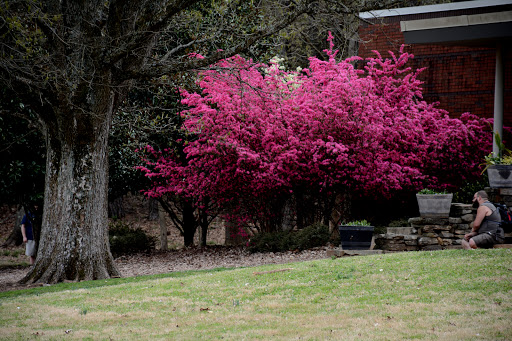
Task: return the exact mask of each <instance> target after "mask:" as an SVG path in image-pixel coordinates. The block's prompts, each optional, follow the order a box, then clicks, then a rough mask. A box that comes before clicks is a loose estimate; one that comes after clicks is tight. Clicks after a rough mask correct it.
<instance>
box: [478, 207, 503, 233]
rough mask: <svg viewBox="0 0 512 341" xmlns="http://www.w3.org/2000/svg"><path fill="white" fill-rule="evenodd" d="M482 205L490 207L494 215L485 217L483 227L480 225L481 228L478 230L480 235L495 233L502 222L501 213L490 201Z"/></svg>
mask: <svg viewBox="0 0 512 341" xmlns="http://www.w3.org/2000/svg"><path fill="white" fill-rule="evenodd" d="M482 205H483V206H486V207H489V208H490V209H491V211H492V214H491V215H489V216H486V217H484V220H483V221H482V225H480V228H479V229H478V234H481V233H487V232H491V233H495V232H496V230H497V229H498V227H499V222H500V221H501V216H500V213H499V212H498V210H497V209H496V206H494V205H493V204H491V203H490V202H489V201H486V202H484V203H483V204H482Z"/></svg>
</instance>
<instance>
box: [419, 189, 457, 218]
mask: <svg viewBox="0 0 512 341" xmlns="http://www.w3.org/2000/svg"><path fill="white" fill-rule="evenodd" d="M452 198H453V194H452V193H449V194H419V193H418V194H416V199H417V200H418V207H419V209H420V216H422V217H424V218H448V217H449V216H450V207H451V205H452Z"/></svg>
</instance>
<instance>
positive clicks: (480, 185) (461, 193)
mask: <svg viewBox="0 0 512 341" xmlns="http://www.w3.org/2000/svg"><path fill="white" fill-rule="evenodd" d="M485 187H489V178H488V177H487V173H484V175H482V177H481V178H480V179H479V180H476V181H473V182H466V183H465V184H464V185H463V186H462V187H461V188H459V190H458V191H457V192H455V193H454V194H453V200H452V202H460V203H466V204H471V202H472V201H473V195H475V193H476V192H478V191H481V190H483V189H484V188H485Z"/></svg>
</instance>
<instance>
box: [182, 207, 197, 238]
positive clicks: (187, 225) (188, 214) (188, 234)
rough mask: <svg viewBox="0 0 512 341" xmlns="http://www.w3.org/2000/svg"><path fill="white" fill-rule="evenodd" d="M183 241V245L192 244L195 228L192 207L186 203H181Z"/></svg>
mask: <svg viewBox="0 0 512 341" xmlns="http://www.w3.org/2000/svg"><path fill="white" fill-rule="evenodd" d="M182 212H183V242H184V244H185V246H192V245H194V236H195V234H196V230H197V220H196V217H195V215H194V207H193V206H192V205H191V204H190V203H188V202H184V203H183V211H182Z"/></svg>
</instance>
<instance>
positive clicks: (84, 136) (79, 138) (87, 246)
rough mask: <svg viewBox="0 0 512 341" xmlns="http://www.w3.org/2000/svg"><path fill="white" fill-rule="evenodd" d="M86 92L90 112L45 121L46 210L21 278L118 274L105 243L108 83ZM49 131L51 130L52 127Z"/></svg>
mask: <svg viewBox="0 0 512 341" xmlns="http://www.w3.org/2000/svg"><path fill="white" fill-rule="evenodd" d="M87 96H89V97H90V98H94V101H91V103H92V107H91V108H90V112H92V113H101V114H100V115H94V114H84V113H83V112H82V111H80V112H63V113H57V115H58V119H57V120H56V122H55V123H56V124H53V125H47V129H48V130H50V131H46V134H45V135H46V138H47V141H46V144H47V156H46V179H45V204H44V206H45V208H46V209H45V210H44V213H43V219H42V231H41V239H40V243H39V252H38V255H37V258H36V262H35V264H34V266H33V267H32V268H31V270H30V271H29V273H28V274H27V275H26V276H25V278H24V279H23V281H25V282H33V281H38V282H43V283H55V282H58V281H61V280H62V279H64V278H65V279H68V280H90V279H100V278H109V277H112V276H119V275H120V274H119V272H118V270H117V269H116V267H115V264H114V260H113V257H112V255H111V254H110V247H109V242H108V230H107V228H106V227H107V225H108V217H107V213H108V210H107V207H108V135H109V128H110V119H111V116H112V109H113V106H112V104H113V101H114V98H113V94H112V93H111V91H110V89H109V87H106V86H101V85H97V86H96V87H93V88H92V89H91V91H90V92H89V93H87ZM52 130H53V131H52Z"/></svg>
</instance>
